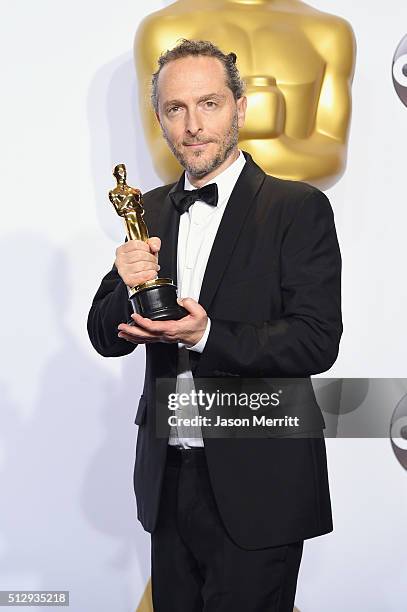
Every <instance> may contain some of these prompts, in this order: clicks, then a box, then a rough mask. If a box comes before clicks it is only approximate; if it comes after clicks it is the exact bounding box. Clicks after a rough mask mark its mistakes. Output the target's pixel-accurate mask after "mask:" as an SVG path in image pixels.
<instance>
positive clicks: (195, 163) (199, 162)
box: [162, 111, 239, 179]
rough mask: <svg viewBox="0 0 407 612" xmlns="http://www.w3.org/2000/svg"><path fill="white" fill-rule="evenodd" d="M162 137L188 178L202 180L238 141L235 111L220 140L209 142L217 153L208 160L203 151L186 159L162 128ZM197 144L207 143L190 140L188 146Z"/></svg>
mask: <svg viewBox="0 0 407 612" xmlns="http://www.w3.org/2000/svg"><path fill="white" fill-rule="evenodd" d="M162 133H163V136H164V138H165V140H166V142H167V144H168V146H169V148H170V149H171V151H172V153H173V155H174V156H175V157H176V158H177V160H178V161H179V163H180V164H181V166H182V167H183V168H184V169H185V170H186V172H187V173H188V174H189V176H191V177H193V178H197V179H199V178H202V177H204V176H205V175H206V174H209V173H210V172H212V171H213V170H216V168H219V166H221V165H222V164H223V162H224V161H225V159H227V157H228V156H229V155H230V153H231V152H232V151H233V149H234V148H235V147H236V145H237V143H238V141H239V126H238V116H237V111H236V112H235V114H234V115H233V117H232V121H231V123H230V125H229V126H228V129H227V130H226V131H225V133H224V134H223V136H222V138H220V139H218V140H211V141H210V142H214V143H215V144H217V145H218V147H217V151H216V152H215V154H214V155H213V156H212V158H210V159H205V158H204V154H205V151H193V158H192V159H187V157H186V155H185V154H184V153H183V152H182V151H181V146H182V145H181V144H179V145H177V144H175V142H173V141H172V140H171V139H170V137H169V135H168V133H167V132H166V131H165V129H164V128H162ZM198 142H208V141H207V140H205V139H201V140H197V139H194V140H191V143H190V144H197V143H198Z"/></svg>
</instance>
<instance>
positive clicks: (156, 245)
mask: <svg viewBox="0 0 407 612" xmlns="http://www.w3.org/2000/svg"><path fill="white" fill-rule="evenodd" d="M147 243H148V245H149V247H150V249H151V250H152V251H153V253H158V251H159V250H160V248H161V240H160V238H159V237H158V236H153V237H151V238H149V239H148V240H147Z"/></svg>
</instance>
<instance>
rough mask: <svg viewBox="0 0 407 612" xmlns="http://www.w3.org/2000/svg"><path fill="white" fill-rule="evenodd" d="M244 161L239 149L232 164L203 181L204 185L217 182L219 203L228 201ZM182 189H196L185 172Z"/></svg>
mask: <svg viewBox="0 0 407 612" xmlns="http://www.w3.org/2000/svg"><path fill="white" fill-rule="evenodd" d="M245 163H246V159H245V157H244V155H243V153H242V151H241V150H240V149H239V157H238V158H237V159H235V161H234V162H233V163H232V164H230V166H228V167H227V168H226V170H223V172H221V173H220V174H218V175H217V176H215V177H214V178H213V179H211V180H210V181H208V182H207V183H205V185H209V184H211V183H216V184H217V186H218V193H219V199H218V202H219V204H222V203H224V202H227V201H228V199H229V197H230V194H231V193H232V191H233V188H234V186H235V184H236V181H237V179H238V178H239V174H240V173H241V171H242V170H243V166H244V165H245ZM203 186H204V185H202V187H203ZM184 189H187V190H188V191H191V190H192V189H196V187H194V185H192V184H191V183H190V182H189V180H188V177H187V173H186V172H185V178H184Z"/></svg>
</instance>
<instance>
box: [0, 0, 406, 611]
mask: <svg viewBox="0 0 407 612" xmlns="http://www.w3.org/2000/svg"><path fill="white" fill-rule="evenodd" d="M310 3H311V4H312V5H313V6H315V7H316V8H319V9H321V10H324V11H327V12H331V13H334V14H337V15H340V16H342V17H345V18H346V19H347V20H348V21H349V22H350V23H351V24H352V26H353V29H354V31H355V34H356V38H357V45H358V53H357V65H356V74H355V79H354V85H353V118H352V127H351V134H350V143H349V157H348V168H347V171H346V173H345V175H344V176H343V178H342V179H341V180H340V182H339V183H338V184H337V185H336V186H335V187H333V188H332V189H330V190H329V191H328V192H327V195H328V196H329V198H330V200H331V203H332V206H333V208H334V212H335V218H336V226H337V231H338V236H339V240H340V245H341V250H342V256H343V316H344V334H343V339H342V343H341V351H340V355H339V358H338V360H337V362H336V364H335V366H334V367H333V368H332V370H331V371H330V372H329V373H327V375H332V376H337V377H359V376H361V377H362V376H364V377H393V378H396V377H404V376H405V375H406V357H407V354H406V353H407V351H406V342H405V339H406V337H407V336H406V332H407V324H406V317H405V312H406V305H407V290H406V284H405V282H404V281H403V278H404V266H403V263H404V259H405V247H404V244H405V227H406V223H407V210H406V202H405V139H406V122H407V108H405V107H404V106H403V105H402V103H401V102H400V101H399V99H398V97H397V96H396V94H395V91H394V89H393V86H392V82H391V61H392V56H393V53H394V51H395V49H396V46H397V44H398V42H399V41H400V40H401V38H402V37H403V36H404V35H405V34H407V30H406V29H407V26H406V24H407V5H406V3H405V0H387V2H383V1H379V0H370V1H369V2H354V0H312V2H310ZM166 4H169V3H164V2H158V0H154V1H151V0H150V3H149V5H148V7H147V6H146V5H144V6H143V4H142V3H137V2H136V1H135V0H132V1H130V0H119V2H116V3H115V4H114V5H113V3H112V2H111V1H109V2H107V1H106V0H87V2H80V1H79V0H71V1H70V2H62V3H61V2H54V1H51V0H37V1H36V2H22V1H21V0H20V1H19V2H14V3H7V4H6V3H5V2H3V3H2V9H3V10H2V16H3V19H2V23H1V26H0V27H1V35H0V45H1V52H0V56H1V60H2V64H3V65H2V96H1V104H2V110H1V113H0V121H1V128H2V129H1V133H2V146H1V156H2V160H1V164H0V170H1V192H2V193H3V198H2V199H3V204H2V221H1V243H0V249H1V262H2V274H1V286H2V300H1V302H2V316H1V320H0V325H1V330H0V331H1V370H0V398H1V399H0V401H1V411H0V492H1V493H0V494H1V501H0V589H43V590H44V589H66V590H68V589H69V590H70V592H71V610H73V611H74V612H93V611H95V612H96V611H97V612H113V611H114V612H129V611H134V610H135V608H136V605H137V603H138V601H139V599H140V597H141V594H142V592H143V590H144V586H145V584H146V582H147V580H148V576H149V555H150V550H149V536H148V534H146V533H145V532H144V531H143V529H142V527H141V525H140V524H139V523H138V522H137V518H136V507H135V499H134V494H133V488H132V487H133V483H132V474H133V462H134V448H135V439H136V435H137V426H136V425H134V424H133V421H134V414H135V410H136V406H137V399H138V397H139V394H140V391H141V385H142V380H143V372H144V355H143V350H140V349H137V350H136V351H135V352H134V353H133V354H132V355H130V356H127V357H124V358H121V359H104V358H102V357H100V356H99V355H97V354H96V353H95V351H94V350H93V349H92V347H91V345H90V342H89V340H88V337H87V333H86V317H87V313H88V310H89V307H90V303H91V299H92V297H93V295H94V293H95V291H96V289H97V287H98V285H99V282H100V280H101V278H102V276H103V275H104V274H105V273H106V272H107V271H108V270H109V269H110V268H111V265H112V263H113V260H114V253H115V249H116V247H117V246H118V245H119V244H120V243H121V242H122V239H123V230H122V225H121V223H120V222H119V221H118V219H117V217H116V216H115V215H114V212H113V209H112V208H111V205H110V204H109V203H108V200H107V195H106V194H107V191H108V189H110V188H111V186H112V178H111V169H112V166H113V165H114V164H115V163H118V162H120V161H125V162H126V164H127V167H128V169H129V183H130V184H134V185H137V186H140V188H141V189H142V190H143V191H147V190H148V189H150V188H152V187H154V186H156V185H158V184H159V183H160V181H159V179H158V178H157V177H156V176H155V174H154V171H153V169H152V163H151V161H150V159H149V156H148V152H147V147H146V145H145V141H144V138H143V134H142V129H141V124H140V121H139V118H138V109H137V96H136V87H137V85H136V79H135V71H134V68H133V59H132V44H133V37H134V33H135V31H136V28H137V25H138V23H139V22H140V20H141V19H142V18H143V17H144V16H145V15H146V14H147V13H149V12H152V11H153V10H158V9H160V8H162V7H163V6H165V5H166ZM327 451H328V461H329V470H330V482H331V491H332V503H333V511H334V522H335V531H334V532H333V533H332V534H329V535H327V536H323V537H320V538H316V539H313V540H308V541H307V542H306V544H305V548H304V556H303V562H302V566H301V570H300V576H299V585H298V592H297V598H296V604H297V606H298V607H299V608H300V610H301V612H325V611H327V610H329V611H330V612H343V611H344V610H347V612H356V611H357V612H359V611H360V610H364V611H369V612H376V611H377V612H384V611H386V612H391V611H394V612H396V611H397V612H399V611H400V610H402V609H404V607H405V602H406V584H407V561H406V556H405V542H406V541H407V527H406V521H405V517H406V515H407V494H406V478H407V473H406V471H405V470H403V468H402V467H401V466H400V464H399V463H398V462H397V460H396V459H395V457H394V454H393V452H392V450H391V448H390V443H389V440H386V439H382V440H355V439H354V440H347V439H339V440H332V439H330V440H327Z"/></svg>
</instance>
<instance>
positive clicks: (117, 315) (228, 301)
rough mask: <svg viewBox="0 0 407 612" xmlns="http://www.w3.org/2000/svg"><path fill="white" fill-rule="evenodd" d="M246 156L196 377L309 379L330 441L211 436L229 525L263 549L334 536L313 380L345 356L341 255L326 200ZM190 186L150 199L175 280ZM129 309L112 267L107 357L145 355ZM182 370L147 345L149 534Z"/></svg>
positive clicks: (93, 316) (106, 295)
mask: <svg viewBox="0 0 407 612" xmlns="http://www.w3.org/2000/svg"><path fill="white" fill-rule="evenodd" d="M244 155H245V158H246V164H245V166H244V168H243V170H242V172H241V174H240V176H239V179H238V181H237V183H236V185H235V188H234V190H233V192H232V194H231V197H230V199H229V201H228V204H227V207H226V210H225V212H224V214H223V217H222V221H221V224H220V226H219V230H218V232H217V235H216V238H215V241H214V244H213V248H212V251H211V254H210V257H209V260H208V264H207V268H206V271H205V276H204V279H203V283H202V289H201V293H200V297H199V303H200V304H201V305H202V306H203V307H204V308H205V310H206V311H207V313H208V316H209V317H210V318H211V329H210V333H209V336H208V340H207V343H206V346H205V349H204V351H203V352H202V353H201V354H198V353H194V352H193V351H190V358H191V363H192V371H193V373H194V376H195V377H218V376H239V377H266V378H275V377H282V378H286V377H304V380H305V381H306V383H308V384H306V385H305V387H304V388H303V391H302V395H301V396H300V397H298V398H297V402H298V405H299V406H300V405H301V407H302V408H303V409H305V411H309V413H310V414H311V413H312V415H313V417H314V420H313V422H314V423H315V422H317V423H318V426H317V429H318V430H319V431H320V437H295V435H293V436H287V437H275V435H274V434H273V433H272V432H270V436H269V437H262V438H260V439H259V438H256V439H253V438H251V439H250V438H240V439H239V438H233V437H232V438H223V439H220V438H218V439H215V438H205V435H204V443H205V451H206V457H207V462H208V468H209V473H210V478H211V483H212V486H213V491H214V495H215V498H216V502H217V505H218V508H219V512H220V514H221V517H222V520H223V522H224V525H225V528H226V530H227V531H228V533H229V535H230V537H231V538H232V539H233V540H234V541H235V543H236V544H237V545H239V546H241V547H242V548H246V549H258V548H263V547H267V546H277V545H280V544H286V543H289V542H294V541H297V540H300V539H306V538H311V537H315V536H318V535H321V534H324V533H327V532H329V531H332V529H333V527H332V515H331V504H330V494H329V485H328V476H327V463H326V453H325V441H324V437H323V434H322V428H323V427H324V421H323V418H322V414H321V412H320V409H319V407H318V405H317V404H316V401H315V397H314V394H313V391H312V385H311V382H310V379H309V376H310V375H311V374H317V373H320V372H323V371H325V370H327V369H329V368H330V367H331V365H332V364H333V363H334V361H335V359H336V357H337V353H338V348H339V341H340V337H341V334H342V320H341V305H340V304H341V299H340V276H341V256H340V251H339V246H338V241H337V236H336V231H335V225H334V217H333V212H332V209H331V206H330V203H329V200H328V198H327V197H326V196H325V195H324V194H323V193H322V192H321V191H320V190H318V189H317V188H315V187H313V186H311V185H309V184H307V183H304V182H299V181H289V180H282V179H278V178H276V177H272V176H268V175H266V174H265V173H264V172H263V170H262V169H261V168H260V167H259V166H258V165H257V164H256V163H255V162H254V161H253V160H252V158H251V157H250V155H249V154H248V153H244ZM183 180H184V179H183V176H181V178H180V181H179V182H178V184H173V185H166V186H163V187H158V188H157V189H154V190H152V191H150V192H148V193H146V194H145V195H144V206H145V220H146V223H147V227H148V228H149V233H150V235H151V236H159V237H160V238H161V241H162V246H161V250H160V253H159V262H160V266H161V270H160V276H162V277H169V278H172V279H174V281H175V282H176V281H177V265H176V263H177V236H178V225H179V215H178V213H177V212H176V210H175V209H174V206H173V205H172V203H171V200H170V198H169V195H168V194H169V192H170V190H171V189H174V188H177V187H178V186H179V187H180V188H183ZM131 313H132V309H131V306H130V305H129V302H128V294H127V288H126V286H125V284H124V283H123V281H122V280H121V278H120V276H119V275H118V272H117V269H116V267H115V265H113V268H112V269H111V271H110V272H109V273H108V274H107V275H106V276H105V277H104V278H103V280H102V282H101V285H100V287H99V289H98V291H97V293H96V295H95V297H94V299H93V303H92V306H91V309H90V312H89V316H88V333H89V337H90V340H91V342H92V344H93V346H94V348H95V349H96V351H97V352H98V353H100V354H101V355H103V356H105V357H118V356H121V355H126V354H128V353H130V352H132V351H133V350H134V349H135V347H136V345H135V344H132V343H130V342H128V341H126V340H123V339H121V338H118V337H117V333H118V332H117V326H118V324H119V323H122V322H126V321H128V319H129V317H130V314H131ZM176 366H177V344H176V343H174V344H170V343H152V344H147V345H146V371H145V380H144V390H143V393H142V396H141V398H140V402H139V406H138V410H137V415H136V419H135V423H137V424H138V426H139V430H138V439H137V450H136V461H135V469H134V487H135V493H136V499H137V509H138V518H139V520H140V521H141V523H142V525H143V527H144V528H145V529H146V530H147V531H149V532H152V531H153V530H154V528H155V525H156V519H157V513H158V506H159V500H160V491H161V485H162V480H163V471H164V466H165V460H166V450H167V443H168V442H167V439H166V438H164V437H158V436H157V435H156V429H155V414H154V412H155V383H156V380H157V378H161V377H162V378H173V379H174V381H175V378H176ZM174 384H175V382H174ZM304 389H305V390H304ZM315 419H316V420H315ZM314 429H315V426H314Z"/></svg>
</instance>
